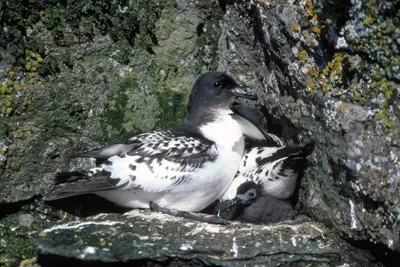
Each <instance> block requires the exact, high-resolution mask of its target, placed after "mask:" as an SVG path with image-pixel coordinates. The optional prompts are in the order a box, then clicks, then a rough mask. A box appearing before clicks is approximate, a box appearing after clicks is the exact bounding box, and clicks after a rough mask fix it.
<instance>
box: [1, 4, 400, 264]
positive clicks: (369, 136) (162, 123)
mask: <svg viewBox="0 0 400 267" xmlns="http://www.w3.org/2000/svg"><path fill="white" fill-rule="evenodd" d="M399 3H400V2H399V1H376V0H367V1H360V0H353V1H326V0H316V1H310V0H306V1H294V2H293V1H261V0H260V1H259V0H256V1H224V0H221V1H212V0H210V1H197V2H193V1H182V0H178V1H156V0H153V1H127V2H121V1H102V0H97V1H84V0H81V1H80V0H79V1H61V2H59V4H58V5H57V6H54V3H53V1H47V0H34V1H28V2H27V1H8V2H6V3H3V2H1V3H0V83H1V84H0V117H1V119H0V188H1V191H0V203H1V204H0V218H1V221H0V255H1V256H0V263H1V264H5V265H6V266H7V265H8V266H13V265H16V264H18V263H19V262H20V261H22V260H26V258H28V260H29V259H33V258H34V257H35V255H36V252H34V251H33V249H32V247H31V237H30V236H29V235H28V232H30V231H40V229H43V228H47V227H50V225H52V224H54V221H55V220H57V219H60V218H61V217H62V216H67V218H70V215H66V214H65V213H63V212H61V211H53V209H52V208H51V207H48V206H46V205H44V204H43V203H42V202H41V201H39V199H40V197H41V196H42V195H43V194H44V193H45V192H47V191H48V190H50V188H51V185H52V179H53V177H54V174H55V173H56V172H58V171H61V170H73V169H79V168H81V167H84V166H85V165H87V164H90V162H87V161H81V160H71V159H70V157H69V156H70V155H72V154H74V153H76V152H79V151H82V150H87V149H93V148H96V147H99V146H104V145H107V144H111V143H115V142H119V141H124V140H126V139H127V138H128V137H130V136H132V135H134V134H137V133H140V132H144V131H151V130H154V129H161V128H165V127H168V126H169V125H172V124H177V123H179V122H180V121H181V120H182V119H183V118H184V115H185V109H186V107H185V105H186V100H187V96H188V93H189V91H190V88H191V86H192V84H193V81H194V80H195V79H196V78H197V77H198V76H199V75H200V74H201V73H203V72H205V71H208V70H222V71H227V72H228V73H230V74H232V75H233V76H234V77H235V78H237V80H239V81H240V82H241V83H243V84H246V85H248V86H249V87H252V88H253V90H255V91H256V92H257V93H258V94H259V97H260V101H259V103H258V104H257V107H258V108H260V109H261V110H262V111H263V112H264V114H265V115H266V117H267V119H268V126H269V128H270V130H271V131H272V132H273V133H275V134H277V135H279V136H281V137H282V138H283V139H284V140H285V141H286V142H287V143H296V144H297V143H305V142H307V141H309V140H314V141H315V142H316V144H317V147H316V150H315V152H314V153H313V155H312V157H310V160H311V163H312V165H311V166H310V168H309V169H308V171H307V173H306V174H305V176H304V178H303V180H302V182H301V188H300V191H299V194H298V208H299V209H301V210H302V211H303V212H304V213H305V214H307V215H309V216H310V217H312V218H313V220H315V221H317V222H319V223H323V224H324V225H326V226H327V227H330V228H331V229H334V230H335V231H337V232H338V233H339V234H340V235H341V236H342V237H344V238H345V239H346V240H349V241H351V242H352V243H353V244H355V245H361V246H362V247H365V248H368V249H369V250H370V251H371V252H372V253H376V251H379V253H383V254H382V255H385V253H389V254H390V253H395V254H394V255H395V256H396V255H397V256H398V253H400V235H399V232H400V229H399V227H400V226H399V219H400V189H399V185H400V165H399V157H400V148H399V147H400V145H399V142H400V139H399V136H400V123H399V117H400V106H399V101H398V98H399V93H400V87H399V79H400V76H399V75H400V74H399V73H400V68H399V62H400V53H399V46H400V41H399V40H400V30H399V25H400V22H399V20H400V19H399V12H398V10H399ZM70 203H71V204H70V205H71V207H70V209H69V210H68V211H69V212H72V213H73V214H74V210H75V209H78V210H79V209H80V208H82V207H85V204H82V203H80V202H79V201H77V200H75V202H74V200H71V202H70ZM111 209H113V208H111ZM278 232H279V231H278ZM49 235H50V234H49ZM230 242H231V241H230ZM229 244H231V243H229ZM238 246H240V245H239V243H238ZM224 253H225V252H224ZM396 253H397V254H396ZM227 255H228V254H227ZM344 257H345V255H340V257H339V256H338V258H337V259H344ZM382 260H384V258H382ZM33 262H34V260H33Z"/></svg>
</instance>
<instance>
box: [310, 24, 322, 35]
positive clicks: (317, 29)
mask: <svg viewBox="0 0 400 267" xmlns="http://www.w3.org/2000/svg"><path fill="white" fill-rule="evenodd" d="M312 31H313V32H314V33H316V34H318V35H319V34H320V33H321V29H320V28H319V27H317V26H315V27H314V28H313V30H312Z"/></svg>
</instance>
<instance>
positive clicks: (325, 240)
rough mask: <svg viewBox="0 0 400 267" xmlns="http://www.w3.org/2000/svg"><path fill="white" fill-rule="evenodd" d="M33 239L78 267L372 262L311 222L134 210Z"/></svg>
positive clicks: (44, 257) (51, 255) (49, 255)
mask: <svg viewBox="0 0 400 267" xmlns="http://www.w3.org/2000/svg"><path fill="white" fill-rule="evenodd" d="M34 235H35V236H36V237H35V239H34V246H35V249H36V250H37V251H38V253H39V263H40V264H43V265H49V264H50V263H51V262H63V261H65V260H70V261H71V263H72V262H74V264H75V262H78V263H79V262H80V263H82V262H84V263H94V262H96V263H97V264H100V263H116V262H117V263H131V264H134V263H135V262H136V263H138V262H139V263H140V262H147V261H149V262H154V263H159V264H167V265H168V264H171V262H174V264H179V265H185V264H194V265H200V264H201V265H214V266H215V265H216V266H243V265H246V264H251V265H255V264H263V265H264V266H276V265H277V264H278V265H279V264H284V265H285V266H299V265H307V264H311V265H313V264H317V265H324V264H325V265H327V266H334V265H335V266H337V265H345V264H349V265H350V266H352V265H355V264H358V265H362V264H372V263H373V258H371V257H370V256H368V255H367V254H365V252H362V251H360V250H357V249H355V248H352V247H349V246H348V245H347V244H346V243H345V242H343V241H342V240H340V239H339V238H338V237H337V236H335V235H333V234H331V233H330V232H329V230H327V228H326V227H325V226H323V225H321V224H317V223H312V222H303V223H299V224H274V225H268V226H263V225H251V224H242V223H232V224H231V225H229V226H219V225H210V224H207V223H200V222H193V221H189V220H186V219H181V218H176V217H171V216H170V215H164V214H160V213H149V212H148V211H140V210H133V211H131V212H128V213H125V214H124V215H116V214H113V215H106V214H99V215H97V216H95V217H94V218H92V219H88V220H83V221H72V222H68V223H63V224H57V225H54V226H53V227H51V228H48V229H44V230H43V231H42V232H40V233H35V234H34ZM343 250H347V252H348V253H345V254H344V253H342V251H343ZM73 259H75V261H74V260H73ZM78 260H79V261H78Z"/></svg>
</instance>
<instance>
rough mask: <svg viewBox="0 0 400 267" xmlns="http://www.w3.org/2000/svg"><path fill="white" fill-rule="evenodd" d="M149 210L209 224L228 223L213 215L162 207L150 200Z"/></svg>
mask: <svg viewBox="0 0 400 267" xmlns="http://www.w3.org/2000/svg"><path fill="white" fill-rule="evenodd" d="M150 210H151V211H158V212H161V213H164V214H169V215H172V216H176V217H182V218H186V219H190V220H194V221H199V222H206V223H211V224H222V225H228V224H230V222H229V221H227V220H224V219H221V218H219V217H217V216H214V215H206V214H202V213H193V212H188V211H183V210H177V209H169V208H163V207H160V206H159V205H158V204H157V203H155V202H153V201H150Z"/></svg>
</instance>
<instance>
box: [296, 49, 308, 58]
mask: <svg viewBox="0 0 400 267" xmlns="http://www.w3.org/2000/svg"><path fill="white" fill-rule="evenodd" d="M297 57H298V58H299V59H300V60H303V61H305V60H307V59H308V54H307V51H306V50H301V51H300V53H299V55H298V56H297Z"/></svg>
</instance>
